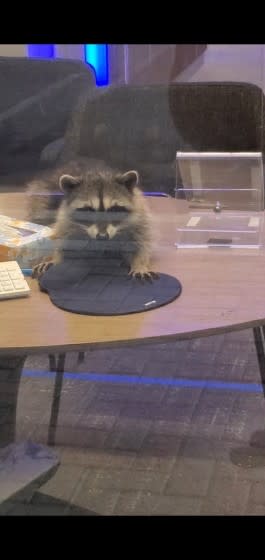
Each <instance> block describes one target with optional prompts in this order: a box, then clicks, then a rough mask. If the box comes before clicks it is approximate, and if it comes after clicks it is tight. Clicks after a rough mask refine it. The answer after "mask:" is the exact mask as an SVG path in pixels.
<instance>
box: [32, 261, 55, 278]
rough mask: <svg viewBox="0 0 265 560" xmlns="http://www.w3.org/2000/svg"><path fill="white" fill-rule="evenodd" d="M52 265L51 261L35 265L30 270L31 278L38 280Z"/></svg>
mask: <svg viewBox="0 0 265 560" xmlns="http://www.w3.org/2000/svg"><path fill="white" fill-rule="evenodd" d="M53 264H54V262H53V261H46V262H42V263H40V264H37V265H36V266H34V267H33V269H32V278H40V277H41V276H42V275H43V274H44V272H46V271H47V270H48V268H50V267H51V266H53Z"/></svg>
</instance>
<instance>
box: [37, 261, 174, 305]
mask: <svg viewBox="0 0 265 560" xmlns="http://www.w3.org/2000/svg"><path fill="white" fill-rule="evenodd" d="M39 286H40V289H41V290H42V291H45V292H47V293H48V294H49V296H50V299H51V301H52V302H53V303H54V305H56V306H57V307H60V308H61V309H65V310H66V311H71V312H72V313H79V314H83V315H127V314H128V313H140V312H143V311H149V309H155V308H156V307H161V306H162V305H165V304H167V303H170V302H171V301H173V300H174V299H176V298H177V297H178V296H179V295H180V293H181V289H182V287H181V284H180V282H179V280H177V278H174V277H173V276H169V275H168V274H158V278H156V279H152V281H147V280H144V281H142V280H139V279H137V278H132V277H131V276H129V275H128V270H127V268H124V267H122V266H121V265H118V266H117V263H111V262H109V263H108V266H106V261H104V263H100V262H95V261H94V262H93V263H91V262H90V263H89V262H88V261H87V260H86V261H82V260H77V259H74V260H68V261H66V262H63V263H61V264H58V265H53V266H52V267H51V268H49V269H48V270H47V271H46V272H45V273H44V274H43V275H42V276H41V278H40V279H39Z"/></svg>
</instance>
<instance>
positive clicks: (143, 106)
mask: <svg viewBox="0 0 265 560" xmlns="http://www.w3.org/2000/svg"><path fill="white" fill-rule="evenodd" d="M177 150H198V151H200V150H201V151H203V150H205V151H218V150H219V151H262V152H263V153H264V95H263V92H262V90H261V89H260V88H259V87H257V86H256V85H253V84H248V83H236V82H235V83H231V82H229V83H228V82H227V83H224V82H218V83H178V84H170V85H157V86H137V87H135V86H126V85H125V86H118V87H115V86H110V87H108V88H99V89H96V90H95V91H91V90H89V91H87V92H85V93H84V94H83V95H82V96H81V98H80V99H79V102H78V104H77V106H76V108H75V110H74V111H73V114H72V117H71V119H70V122H69V126H68V129H67V132H66V135H65V138H64V145H63V147H62V151H61V153H60V155H59V160H60V161H64V160H67V159H69V158H70V157H75V155H82V156H87V157H88V158H99V159H102V160H104V161H105V162H106V163H107V164H108V165H110V166H113V167H118V168H121V169H122V170H127V169H132V168H133V169H137V170H138V171H139V173H140V176H141V181H142V185H143V188H144V190H145V191H165V192H167V193H169V194H171V195H174V188H175V182H176V171H175V157H176V151H177Z"/></svg>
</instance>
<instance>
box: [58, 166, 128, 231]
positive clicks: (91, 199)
mask: <svg viewBox="0 0 265 560" xmlns="http://www.w3.org/2000/svg"><path fill="white" fill-rule="evenodd" d="M137 183H138V173H137V172H136V171H128V172H127V173H124V174H114V173H111V172H98V173H93V172H88V173H86V174H85V175H83V176H82V177H72V176H71V175H62V176H61V178H60V180H59V185H60V188H61V190H62V191H63V192H64V193H65V205H64V212H65V213H66V217H67V218H68V220H70V222H72V223H74V224H76V225H78V226H80V227H81V228H82V230H85V231H86V233H87V234H88V235H89V237H90V238H92V239H97V240H103V241H107V240H108V239H112V238H113V237H115V235H116V234H117V233H118V232H120V231H122V230H124V229H126V228H127V227H129V224H130V221H131V215H132V213H133V208H134V204H133V201H134V196H135V187H136V186H137Z"/></svg>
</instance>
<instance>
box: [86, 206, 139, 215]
mask: <svg viewBox="0 0 265 560" xmlns="http://www.w3.org/2000/svg"><path fill="white" fill-rule="evenodd" d="M75 211H76V212H96V211H97V212H115V213H116V212H119V213H120V212H123V213H126V214H128V213H129V212H130V210H129V209H128V208H126V207H125V206H119V205H118V204H117V205H115V206H111V207H110V208H108V209H107V210H104V209H102V210H101V209H99V210H95V208H92V206H80V208H75Z"/></svg>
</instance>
